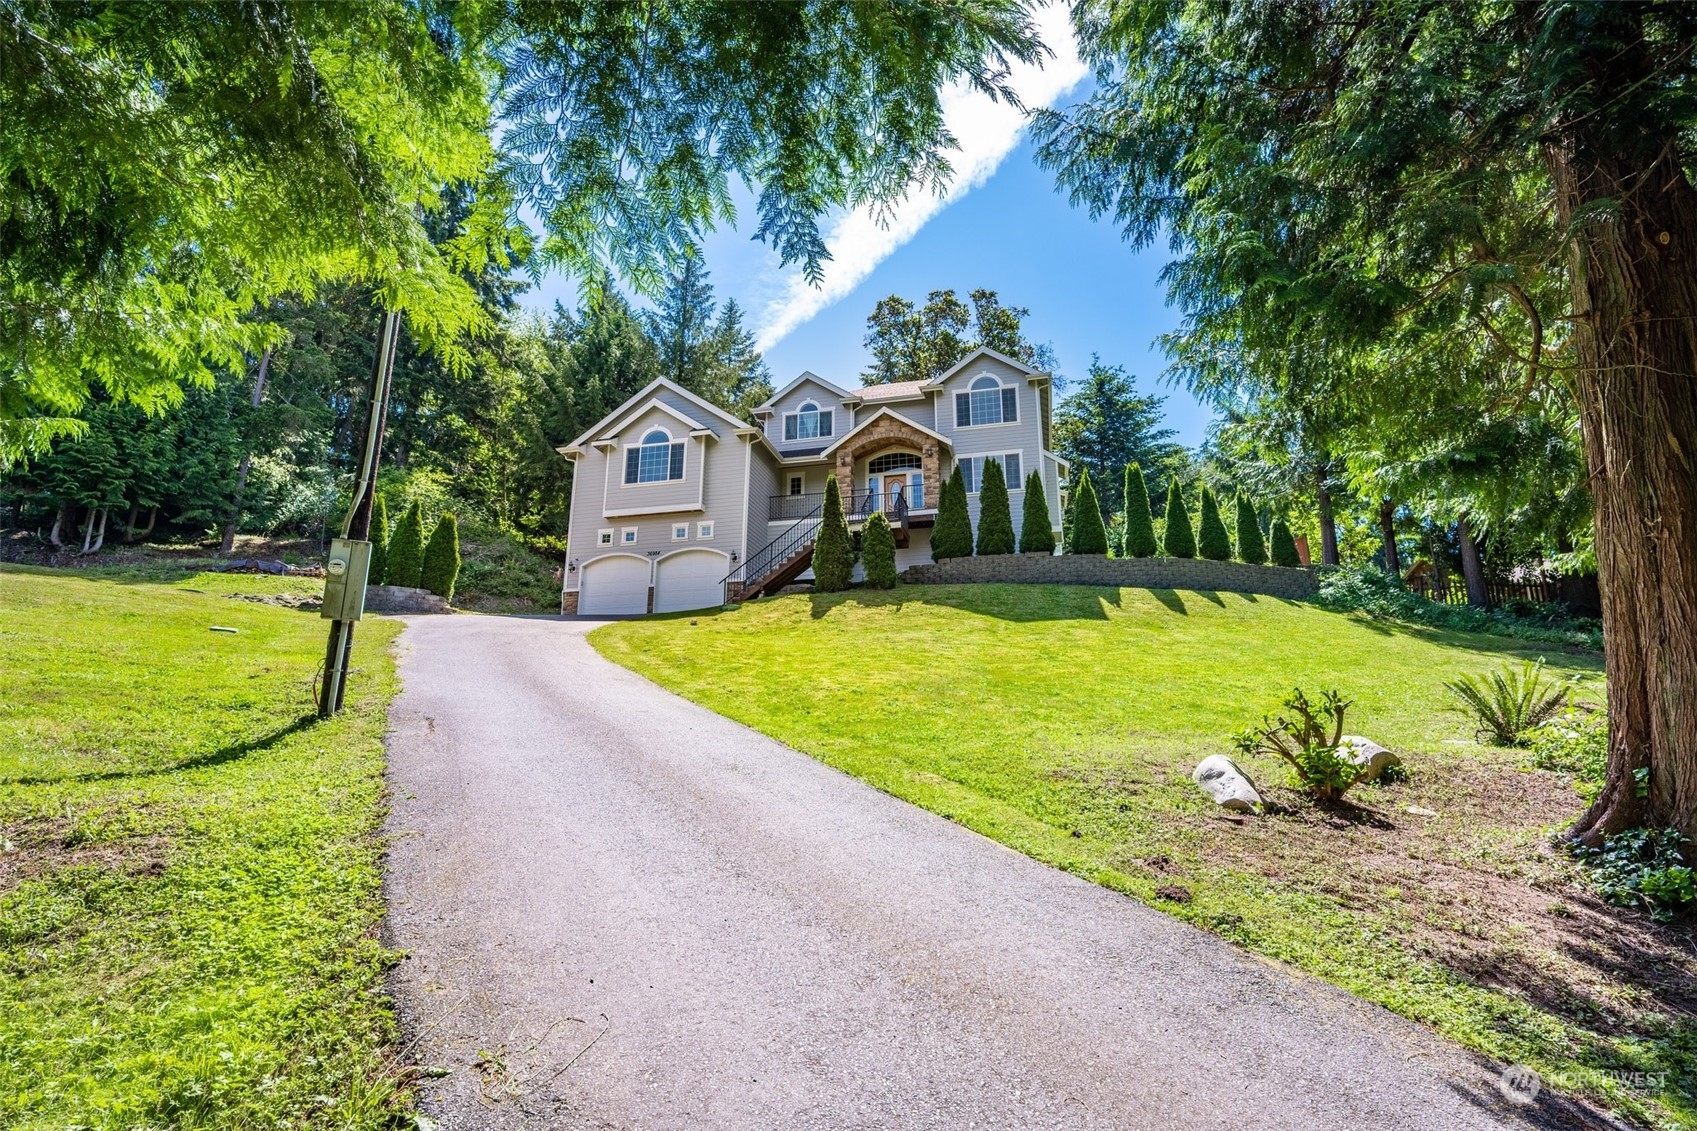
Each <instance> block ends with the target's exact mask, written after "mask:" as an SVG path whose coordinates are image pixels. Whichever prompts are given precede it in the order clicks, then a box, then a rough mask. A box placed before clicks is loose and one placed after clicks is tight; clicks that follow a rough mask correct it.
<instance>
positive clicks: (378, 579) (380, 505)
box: [365, 491, 389, 585]
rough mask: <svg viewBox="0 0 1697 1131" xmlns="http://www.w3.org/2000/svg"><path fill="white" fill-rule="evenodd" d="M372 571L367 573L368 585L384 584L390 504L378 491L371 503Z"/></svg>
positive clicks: (387, 553) (387, 552) (387, 564)
mask: <svg viewBox="0 0 1697 1131" xmlns="http://www.w3.org/2000/svg"><path fill="white" fill-rule="evenodd" d="M368 537H369V538H370V539H371V571H370V572H369V573H367V574H366V575H365V583H366V584H367V585H382V584H383V574H384V573H385V572H386V571H387V570H388V568H389V504H387V503H385V502H384V501H383V492H381V491H378V492H377V497H376V498H375V499H374V500H372V503H371V533H370V534H369V535H368Z"/></svg>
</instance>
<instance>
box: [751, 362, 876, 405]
mask: <svg viewBox="0 0 1697 1131" xmlns="http://www.w3.org/2000/svg"><path fill="white" fill-rule="evenodd" d="M809 381H812V382H813V383H814V384H815V385H818V386H820V387H821V388H825V389H829V390H830V391H831V392H833V393H835V394H837V396H838V397H841V398H842V399H843V400H845V401H846V400H852V399H854V394H853V393H851V392H849V391H848V390H847V389H844V388H842V387H841V386H839V385H835V384H832V383H831V382H830V381H827V380H825V378H823V377H821V376H819V374H817V373H814V372H812V371H810V370H806V369H804V370H802V371H801V376H800V377H797V378H796V379H795V380H794V381H791V382H790V383H789V384H788V385H785V386H784V387H783V388H781V389H779V390H778V391H777V392H775V393H773V394H772V395H771V396H769V397H767V398H766V400H765V402H764V403H763V404H761V405H760V406H759V407H757V408H756V409H755V410H754V411H755V412H769V411H771V409H772V406H773V405H775V404H777V403H778V402H779V401H781V400H783V399H784V398H785V397H787V396H789V394H790V390H792V389H794V388H795V387H796V386H797V385H803V384H806V383H807V382H809Z"/></svg>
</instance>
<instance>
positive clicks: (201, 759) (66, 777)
mask: <svg viewBox="0 0 1697 1131" xmlns="http://www.w3.org/2000/svg"><path fill="white" fill-rule="evenodd" d="M318 722H319V718H318V715H317V713H316V712H313V713H310V714H305V715H302V716H301V717H300V718H298V719H296V720H295V721H294V722H292V723H290V724H288V725H287V726H284V727H279V728H278V729H276V730H274V731H272V732H271V733H269V734H262V735H260V736H259V737H258V738H249V739H244V740H243V741H241V742H232V743H230V744H228V745H226V746H220V747H219V748H218V749H216V750H208V751H207V752H206V753H204V754H195V755H193V756H192V757H189V758H185V759H183V760H182V761H181V762H173V763H171V764H170V765H169V766H152V767H147V768H142V769H134V770H103V771H99V772H93V771H91V772H88V773H80V774H56V775H50V776H42V777H34V776H32V777H15V778H0V786H8V785H64V784H69V783H73V782H76V783H81V782H99V781H121V780H124V779H126V778H151V777H158V776H159V775H160V774H174V773H177V772H179V771H182V770H203V769H206V768H208V767H210V766H222V765H224V764H225V763H226V762H234V761H236V760H237V759H238V758H245V757H247V756H248V755H249V754H257V753H260V752H261V751H264V750H269V749H271V748H272V747H273V746H276V745H277V744H278V743H279V742H282V741H283V740H284V739H285V738H288V737H289V736H291V735H295V734H299V733H300V732H301V731H304V730H307V729H309V728H311V727H314V726H316V725H318Z"/></svg>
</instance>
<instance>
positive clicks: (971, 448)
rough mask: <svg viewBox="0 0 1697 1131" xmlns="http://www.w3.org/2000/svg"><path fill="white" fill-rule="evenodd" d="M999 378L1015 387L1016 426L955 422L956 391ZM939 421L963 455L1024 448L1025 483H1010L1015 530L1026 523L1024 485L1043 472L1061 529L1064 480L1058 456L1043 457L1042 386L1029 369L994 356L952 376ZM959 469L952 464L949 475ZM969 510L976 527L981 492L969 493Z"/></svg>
mask: <svg viewBox="0 0 1697 1131" xmlns="http://www.w3.org/2000/svg"><path fill="white" fill-rule="evenodd" d="M986 374H988V375H990V376H992V377H995V378H997V379H998V380H999V381H1001V382H1002V384H1003V385H1004V386H1005V387H1010V388H1012V389H1013V390H1014V395H1015V402H1016V405H1017V411H1018V419H1017V420H1016V421H1014V422H1013V423H1011V424H983V425H974V426H968V427H965V428H960V427H956V425H955V394H956V393H963V392H966V391H967V390H968V389H969V388H970V387H971V385H972V382H973V381H975V380H977V379H978V378H979V377H982V376H984V375H986ZM937 403H938V417H939V420H938V423H937V426H936V428H935V431H936V432H938V433H939V434H941V435H943V436H946V437H948V439H949V443H950V444H952V445H953V447H954V455H955V456H956V457H957V458H959V457H966V456H983V455H1001V454H1004V453H1006V452H1018V453H1019V458H1020V470H1019V474H1020V482H1019V483H1011V482H1010V483H1009V484H1008V488H1009V491H1008V495H1009V501H1010V503H1011V504H1012V506H1013V515H1014V529H1015V530H1018V529H1019V525H1020V516H1021V508H1022V507H1023V506H1024V505H1025V492H1024V490H1023V483H1024V481H1025V477H1026V476H1028V475H1030V474H1031V473H1032V472H1033V471H1037V472H1039V473H1040V474H1041V475H1042V476H1043V488H1044V493H1045V495H1047V497H1048V503H1049V519H1050V524H1051V526H1053V527H1054V528H1055V529H1057V530H1058V529H1059V528H1060V516H1061V510H1060V480H1059V478H1058V476H1057V475H1056V472H1057V470H1058V469H1057V468H1056V466H1055V463H1054V461H1053V460H1050V459H1047V458H1044V457H1043V454H1042V453H1043V400H1042V397H1041V396H1040V390H1039V389H1038V388H1037V387H1036V386H1034V385H1032V384H1031V383H1030V381H1029V380H1028V379H1027V375H1026V374H1025V373H1022V372H1020V371H1019V370H1018V369H1015V368H1014V367H1013V366H1011V365H1007V364H1006V363H1004V362H1000V361H997V360H996V359H995V358H992V357H981V358H979V359H978V360H977V361H976V362H975V363H973V364H972V365H969V366H967V367H966V369H964V370H962V371H961V372H960V373H957V374H955V375H954V376H953V377H951V378H949V381H948V383H947V384H946V385H945V386H944V387H943V395H942V396H941V397H939V398H938V402H937ZM953 470H954V465H953V463H952V462H951V463H950V464H949V466H948V468H947V469H946V470H945V471H944V474H945V475H947V474H950V473H952V472H953ZM967 509H968V511H970V512H971V514H972V522H973V527H974V529H976V528H977V524H978V496H977V494H971V495H968V496H967Z"/></svg>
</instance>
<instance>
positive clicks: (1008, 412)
mask: <svg viewBox="0 0 1697 1131" xmlns="http://www.w3.org/2000/svg"><path fill="white" fill-rule="evenodd" d="M1018 419H1019V390H1018V389H1015V388H1013V387H1011V386H1005V385H1003V384H1002V383H1001V382H1000V381H998V380H996V379H995V378H994V377H992V376H990V375H989V374H988V373H986V374H984V375H983V376H982V377H974V378H973V380H972V384H971V385H968V386H967V391H966V392H964V393H956V394H955V427H956V428H977V427H978V426H980V425H983V424H1012V423H1013V422H1014V421H1016V420H1018Z"/></svg>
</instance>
